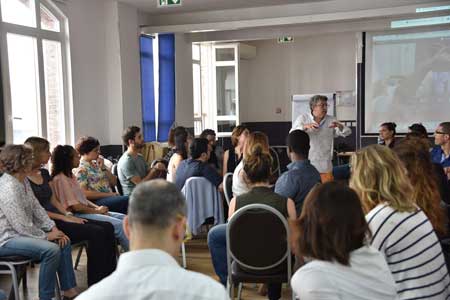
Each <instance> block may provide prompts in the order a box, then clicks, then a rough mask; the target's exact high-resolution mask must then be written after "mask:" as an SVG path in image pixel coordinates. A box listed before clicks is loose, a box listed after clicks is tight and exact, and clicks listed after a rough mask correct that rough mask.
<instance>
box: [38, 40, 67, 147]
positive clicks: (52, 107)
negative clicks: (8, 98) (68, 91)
mask: <svg viewBox="0 0 450 300" xmlns="http://www.w3.org/2000/svg"><path fill="white" fill-rule="evenodd" d="M42 47H43V55H44V74H45V95H46V99H45V105H46V109H47V139H48V140H49V142H50V144H51V145H52V146H56V145H58V144H64V143H65V126H64V125H65V123H64V89H63V76H62V74H63V73H62V57H61V43H60V42H57V41H48V40H43V41H42Z"/></svg>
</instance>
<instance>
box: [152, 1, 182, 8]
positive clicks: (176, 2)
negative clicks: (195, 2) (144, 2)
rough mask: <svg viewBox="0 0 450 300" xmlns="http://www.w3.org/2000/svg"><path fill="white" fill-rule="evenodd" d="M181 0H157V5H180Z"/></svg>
mask: <svg viewBox="0 0 450 300" xmlns="http://www.w3.org/2000/svg"><path fill="white" fill-rule="evenodd" d="M180 5H181V0H158V6H160V7H161V6H162V7H165V6H180Z"/></svg>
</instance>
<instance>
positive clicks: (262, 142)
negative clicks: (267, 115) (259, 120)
mask: <svg viewBox="0 0 450 300" xmlns="http://www.w3.org/2000/svg"><path fill="white" fill-rule="evenodd" d="M256 147H258V148H259V147H261V148H262V152H263V153H266V154H268V155H270V149H269V140H268V138H267V135H266V134H265V133H262V132H260V131H255V132H252V133H250V134H249V136H248V138H247V139H246V141H245V144H244V148H243V155H242V156H243V158H242V160H241V162H240V163H239V164H238V165H237V167H236V169H234V172H233V184H232V191H233V195H234V196H239V195H242V194H245V193H247V192H248V191H250V188H249V187H248V185H247V182H246V181H245V172H244V171H243V168H244V161H245V160H247V159H249V158H250V157H251V155H252V153H254V152H255V151H254V149H255V148H256Z"/></svg>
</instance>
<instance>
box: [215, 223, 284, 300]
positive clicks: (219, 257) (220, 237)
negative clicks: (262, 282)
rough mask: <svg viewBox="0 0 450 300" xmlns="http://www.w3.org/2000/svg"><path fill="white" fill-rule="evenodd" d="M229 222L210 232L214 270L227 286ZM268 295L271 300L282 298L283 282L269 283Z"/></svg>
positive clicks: (217, 226)
mask: <svg viewBox="0 0 450 300" xmlns="http://www.w3.org/2000/svg"><path fill="white" fill-rule="evenodd" d="M226 232H227V224H220V225H216V226H214V227H213V228H211V230H210V231H209V233H208V247H209V251H210V252H211V258H212V262H213V266H214V271H215V272H216V274H217V276H219V279H220V282H221V283H222V284H223V285H224V286H226V285H227V277H228V268H227V239H226ZM267 297H268V298H269V299H270V300H278V299H280V298H281V283H269V284H267Z"/></svg>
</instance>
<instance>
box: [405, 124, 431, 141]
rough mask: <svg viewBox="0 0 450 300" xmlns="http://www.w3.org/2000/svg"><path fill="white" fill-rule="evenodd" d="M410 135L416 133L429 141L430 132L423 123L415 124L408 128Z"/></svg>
mask: <svg viewBox="0 0 450 300" xmlns="http://www.w3.org/2000/svg"><path fill="white" fill-rule="evenodd" d="M408 133H416V134H417V135H418V136H419V137H421V138H425V139H428V132H427V129H426V128H425V126H423V125H422V123H414V124H412V125H411V126H409V127H408Z"/></svg>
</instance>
